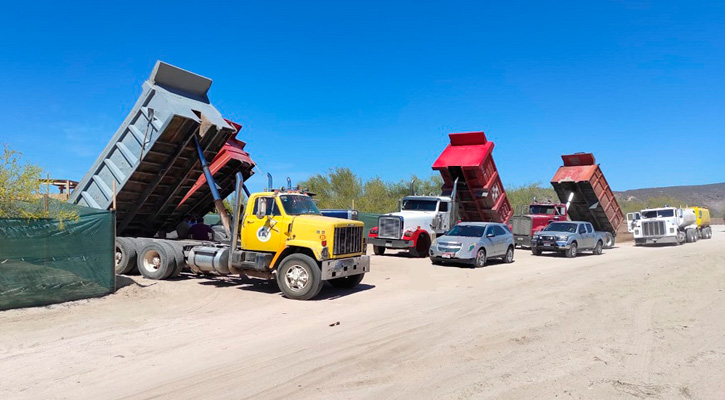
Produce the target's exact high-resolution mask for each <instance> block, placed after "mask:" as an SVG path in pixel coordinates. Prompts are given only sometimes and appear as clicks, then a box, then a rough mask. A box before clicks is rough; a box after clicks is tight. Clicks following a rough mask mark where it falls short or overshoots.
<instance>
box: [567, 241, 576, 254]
mask: <svg viewBox="0 0 725 400" xmlns="http://www.w3.org/2000/svg"><path fill="white" fill-rule="evenodd" d="M569 251H571V255H573V256H575V255H576V245H575V244H572V245H571V250H569Z"/></svg>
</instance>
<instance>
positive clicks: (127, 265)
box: [114, 237, 136, 275]
mask: <svg viewBox="0 0 725 400" xmlns="http://www.w3.org/2000/svg"><path fill="white" fill-rule="evenodd" d="M135 266H136V248H134V246H133V242H132V241H131V240H130V239H127V238H123V237H117V238H116V253H115V267H114V269H115V271H116V275H122V274H127V273H129V272H131V270H132V269H133V268H134V267H135Z"/></svg>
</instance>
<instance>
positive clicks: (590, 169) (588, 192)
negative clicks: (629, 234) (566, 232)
mask: <svg viewBox="0 0 725 400" xmlns="http://www.w3.org/2000/svg"><path fill="white" fill-rule="evenodd" d="M561 159H562V160H563V161H564V165H563V166H562V167H560V168H559V170H558V171H556V174H555V175H554V177H553V178H552V179H551V185H552V186H553V187H554V190H555V191H556V194H557V196H559V200H560V201H561V202H562V203H566V202H569V200H570V196H571V195H572V193H573V194H574V195H573V197H571V202H570V203H569V204H568V213H569V218H570V219H571V220H572V221H587V222H590V223H591V224H592V225H593V226H594V228H595V229H596V230H598V231H604V232H609V233H611V234H612V236H616V235H617V228H618V227H619V225H620V224H621V223H622V221H623V220H624V214H623V213H622V210H621V209H620V208H619V203H618V202H617V199H616V198H615V197H614V193H613V192H612V189H611V188H610V187H609V184H608V183H607V180H606V179H605V178H604V174H603V173H602V170H601V168H599V165H598V164H597V163H596V160H595V159H594V155H593V154H591V153H576V154H568V155H563V156H561Z"/></svg>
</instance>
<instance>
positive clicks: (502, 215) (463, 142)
mask: <svg viewBox="0 0 725 400" xmlns="http://www.w3.org/2000/svg"><path fill="white" fill-rule="evenodd" d="M448 136H449V137H450V140H451V143H450V144H449V145H448V146H447V147H446V149H445V150H443V153H441V155H440V156H439V157H438V159H437V160H436V162H435V163H434V164H433V169H434V170H436V171H438V172H440V174H441V176H442V177H443V188H442V189H443V195H444V196H450V195H452V194H453V183H454V182H455V180H456V178H458V185H457V187H456V194H455V195H456V199H457V201H458V204H459V210H458V212H459V214H458V215H459V217H460V219H461V220H462V221H482V222H489V221H490V222H501V223H505V222H507V221H508V220H509V218H511V215H513V209H512V208H511V203H510V202H509V200H508V197H506V191H505V190H504V188H503V184H502V183H501V178H500V177H499V175H498V170H497V169H496V163H495V162H494V161H493V154H492V153H493V142H489V141H488V140H486V135H485V134H484V133H483V132H467V133H451V134H450V135H448Z"/></svg>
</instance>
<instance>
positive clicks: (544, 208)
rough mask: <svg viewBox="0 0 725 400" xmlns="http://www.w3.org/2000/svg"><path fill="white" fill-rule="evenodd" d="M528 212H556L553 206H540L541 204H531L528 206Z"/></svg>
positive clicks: (552, 213)
mask: <svg viewBox="0 0 725 400" xmlns="http://www.w3.org/2000/svg"><path fill="white" fill-rule="evenodd" d="M529 214H547V215H554V214H556V209H555V208H554V206H553V205H552V206H542V205H531V206H529Z"/></svg>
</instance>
